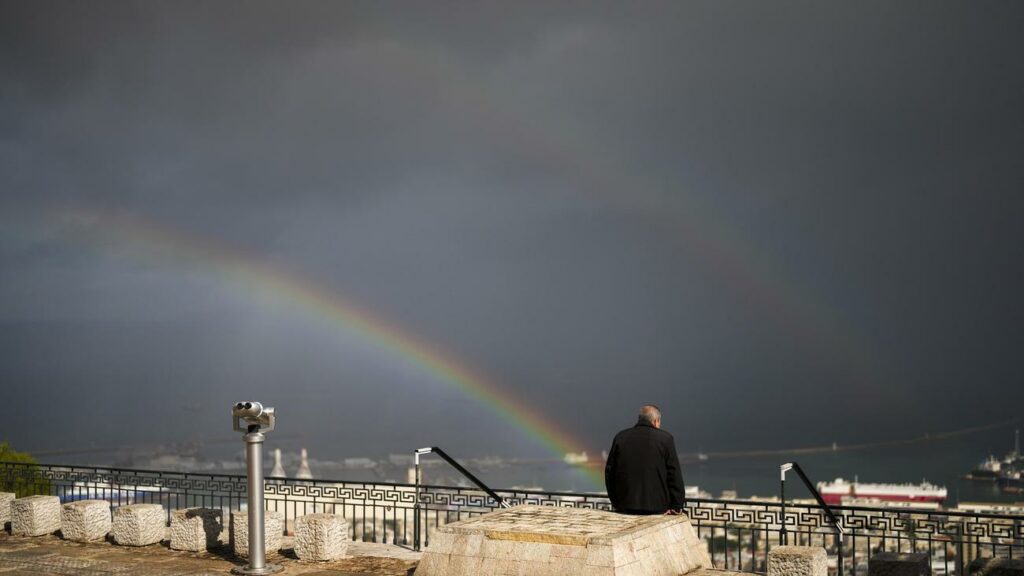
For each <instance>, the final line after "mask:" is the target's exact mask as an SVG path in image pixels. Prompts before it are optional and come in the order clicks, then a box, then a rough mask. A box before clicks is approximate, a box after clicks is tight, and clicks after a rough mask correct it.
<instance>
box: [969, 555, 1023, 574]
mask: <svg viewBox="0 0 1024 576" xmlns="http://www.w3.org/2000/svg"><path fill="white" fill-rule="evenodd" d="M967 573H968V574H970V576H1024V560H1021V559H1019V558H1015V559H1013V560H1010V559H1009V558H976V559H974V560H973V561H972V562H971V564H970V566H968V567H967Z"/></svg>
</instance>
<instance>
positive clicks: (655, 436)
mask: <svg viewBox="0 0 1024 576" xmlns="http://www.w3.org/2000/svg"><path fill="white" fill-rule="evenodd" d="M604 483H605V486H606V487H607V488H608V497H609V498H610V499H611V501H612V506H614V507H615V510H616V511H618V512H625V513H629V514H661V513H663V512H665V511H666V510H679V509H681V508H682V507H683V504H684V502H685V496H684V494H685V490H684V488H683V472H682V470H681V469H680V468H679V455H678V454H677V453H676V442H675V440H674V439H673V438H672V435H671V434H669V433H668V432H665V431H664V430H660V429H658V428H655V427H654V426H651V425H650V424H647V423H646V422H643V421H640V422H638V423H637V425H636V426H634V427H632V428H627V429H625V430H623V431H622V432H619V433H618V434H616V435H615V440H614V441H612V449H611V450H609V451H608V462H607V463H606V464H605V467H604Z"/></svg>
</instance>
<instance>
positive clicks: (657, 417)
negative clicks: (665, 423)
mask: <svg viewBox="0 0 1024 576" xmlns="http://www.w3.org/2000/svg"><path fill="white" fill-rule="evenodd" d="M640 421H641V422H643V423H645V424H650V425H651V426H654V427H655V428H661V410H659V409H658V407H657V406H655V405H654V404H645V405H644V407H643V408H641V409H640Z"/></svg>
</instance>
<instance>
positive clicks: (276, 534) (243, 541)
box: [230, 510, 284, 558]
mask: <svg viewBox="0 0 1024 576" xmlns="http://www.w3.org/2000/svg"><path fill="white" fill-rule="evenodd" d="M283 531H284V514H282V513H280V512H277V511H272V510H267V511H266V512H264V513H263V541H264V542H265V543H266V553H267V554H270V553H273V552H277V551H278V550H280V549H281V536H282V535H283ZM230 534H231V536H230V539H231V547H232V548H233V549H234V551H235V554H237V555H238V556H241V557H243V558H248V557H249V513H248V512H247V511H239V510H236V511H234V512H232V513H231V530H230Z"/></svg>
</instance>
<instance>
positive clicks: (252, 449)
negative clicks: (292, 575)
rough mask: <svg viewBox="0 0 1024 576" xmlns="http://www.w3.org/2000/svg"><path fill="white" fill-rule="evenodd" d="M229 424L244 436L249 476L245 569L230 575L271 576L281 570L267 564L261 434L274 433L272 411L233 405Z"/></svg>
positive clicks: (256, 404)
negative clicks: (264, 575)
mask: <svg viewBox="0 0 1024 576" xmlns="http://www.w3.org/2000/svg"><path fill="white" fill-rule="evenodd" d="M231 423H232V426H233V427H234V429H235V431H236V432H245V436H243V439H244V440H245V460H246V468H247V471H248V474H249V565H248V566H244V567H243V566H237V567H235V568H234V569H233V570H232V571H231V572H232V573H233V574H243V575H247V576H259V575H262V574H274V573H276V572H280V571H281V570H283V569H284V568H283V567H281V566H278V565H276V564H267V541H266V535H265V534H264V524H263V512H264V504H263V441H264V440H265V439H266V436H264V433H265V432H270V431H271V430H273V429H274V424H275V423H276V420H275V418H274V409H273V408H269V407H267V408H264V407H263V404H260V403H259V402H237V403H236V404H235V405H234V406H233V407H232V408H231Z"/></svg>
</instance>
